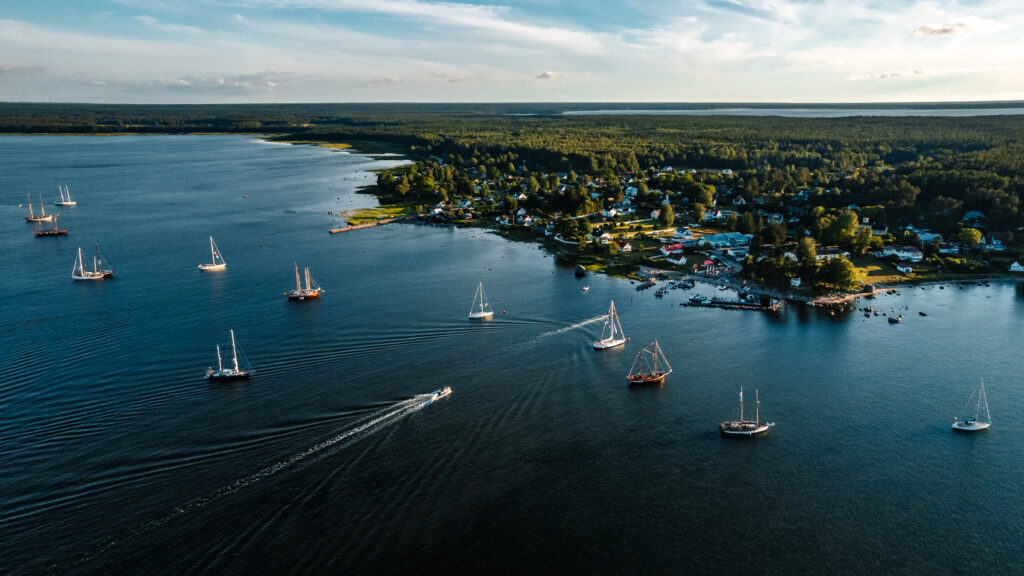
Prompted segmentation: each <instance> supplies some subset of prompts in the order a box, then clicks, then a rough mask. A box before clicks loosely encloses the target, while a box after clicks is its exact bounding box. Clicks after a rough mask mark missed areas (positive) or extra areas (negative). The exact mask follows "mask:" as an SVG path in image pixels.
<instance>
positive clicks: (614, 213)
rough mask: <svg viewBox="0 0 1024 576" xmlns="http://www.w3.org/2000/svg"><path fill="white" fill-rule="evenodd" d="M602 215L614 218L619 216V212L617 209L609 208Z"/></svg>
mask: <svg viewBox="0 0 1024 576" xmlns="http://www.w3.org/2000/svg"><path fill="white" fill-rule="evenodd" d="M602 214H604V217H605V218H614V217H616V216H618V214H619V211H618V210H616V209H615V208H608V209H606V210H605V211H604V212H602Z"/></svg>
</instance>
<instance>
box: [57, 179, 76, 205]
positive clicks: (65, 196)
mask: <svg viewBox="0 0 1024 576" xmlns="http://www.w3.org/2000/svg"><path fill="white" fill-rule="evenodd" d="M57 190H60V202H54V204H55V205H57V206H74V205H76V204H78V202H75V201H74V200H72V199H71V190H70V189H69V188H68V187H67V186H63V187H62V186H60V185H59V184H58V185H57Z"/></svg>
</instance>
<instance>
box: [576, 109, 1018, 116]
mask: <svg viewBox="0 0 1024 576" xmlns="http://www.w3.org/2000/svg"><path fill="white" fill-rule="evenodd" d="M562 114H564V115H566V116H786V117H791V118H848V117H855V116H885V117H899V116H946V117H966V116H1006V115H1021V114H1024V108H1020V107H1016V108H954V107H950V108H844V107H842V106H837V107H835V108H801V107H800V106H779V107H774V108H745V107H731V108H726V107H714V108H700V109H698V108H694V109H665V110H660V109H651V110H647V109H622V110H616V109H609V110H569V111H566V112H563V113H562Z"/></svg>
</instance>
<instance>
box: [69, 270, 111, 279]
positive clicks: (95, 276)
mask: <svg viewBox="0 0 1024 576" xmlns="http://www.w3.org/2000/svg"><path fill="white" fill-rule="evenodd" d="M106 277H107V275H106V274H103V273H102V272H100V273H98V274H93V273H92V272H87V273H85V274H72V275H71V279H72V280H103V279H104V278H106Z"/></svg>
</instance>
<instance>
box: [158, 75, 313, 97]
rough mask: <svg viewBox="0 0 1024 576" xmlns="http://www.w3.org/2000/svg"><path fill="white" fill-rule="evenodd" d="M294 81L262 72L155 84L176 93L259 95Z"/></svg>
mask: <svg viewBox="0 0 1024 576" xmlns="http://www.w3.org/2000/svg"><path fill="white" fill-rule="evenodd" d="M293 80H294V79H293V78H291V77H290V76H289V75H287V74H283V73H280V72H260V73H258V74H237V75H234V76H209V77H195V76H182V77H180V78H178V79H176V80H171V81H159V82H156V83H153V84H155V86H159V87H163V88H166V89H168V90H171V91H176V92H201V93H206V94H259V93H266V92H272V91H274V90H275V89H277V88H279V87H281V86H290V85H291V84H292V83H293ZM151 86H152V85H151Z"/></svg>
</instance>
